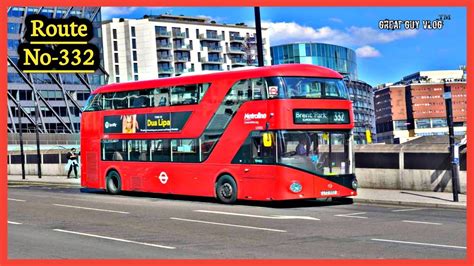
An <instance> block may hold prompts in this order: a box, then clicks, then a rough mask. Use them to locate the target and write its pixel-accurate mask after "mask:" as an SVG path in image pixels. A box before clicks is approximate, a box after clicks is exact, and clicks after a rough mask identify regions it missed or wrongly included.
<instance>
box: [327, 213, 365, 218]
mask: <svg viewBox="0 0 474 266" xmlns="http://www.w3.org/2000/svg"><path fill="white" fill-rule="evenodd" d="M359 214H366V212H355V213H348V214H336V215H334V216H337V217H347V218H359V219H367V218H369V217H365V216H356V215H359Z"/></svg>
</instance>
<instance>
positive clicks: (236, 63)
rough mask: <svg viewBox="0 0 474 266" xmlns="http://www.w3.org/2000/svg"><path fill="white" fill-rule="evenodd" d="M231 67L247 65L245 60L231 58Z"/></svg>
mask: <svg viewBox="0 0 474 266" xmlns="http://www.w3.org/2000/svg"><path fill="white" fill-rule="evenodd" d="M230 61H231V62H232V65H247V59H245V58H231V59H230Z"/></svg>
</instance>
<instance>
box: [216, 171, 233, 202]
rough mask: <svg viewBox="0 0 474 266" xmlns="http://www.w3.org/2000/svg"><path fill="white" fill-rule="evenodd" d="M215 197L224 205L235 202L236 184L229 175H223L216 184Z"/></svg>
mask: <svg viewBox="0 0 474 266" xmlns="http://www.w3.org/2000/svg"><path fill="white" fill-rule="evenodd" d="M216 197H217V199H218V200H219V201H220V202H222V203H226V204H231V203H234V202H235V201H237V184H236V183H235V180H234V178H232V176H230V175H223V176H221V177H220V178H219V180H217V182H216Z"/></svg>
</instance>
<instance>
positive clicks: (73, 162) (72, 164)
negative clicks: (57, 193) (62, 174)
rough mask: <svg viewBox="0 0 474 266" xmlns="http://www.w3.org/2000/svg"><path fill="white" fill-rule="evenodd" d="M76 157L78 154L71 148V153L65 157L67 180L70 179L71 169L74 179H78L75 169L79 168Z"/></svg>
mask: <svg viewBox="0 0 474 266" xmlns="http://www.w3.org/2000/svg"><path fill="white" fill-rule="evenodd" d="M78 155H79V154H78V153H76V148H72V149H71V151H69V152H68V153H67V155H66V158H67V159H68V162H67V166H66V169H69V171H68V173H67V178H72V177H70V176H71V172H72V169H74V174H75V176H76V177H75V178H79V177H78V176H77V167H78V166H79V161H78Z"/></svg>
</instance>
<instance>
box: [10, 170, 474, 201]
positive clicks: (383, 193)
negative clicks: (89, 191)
mask: <svg viewBox="0 0 474 266" xmlns="http://www.w3.org/2000/svg"><path fill="white" fill-rule="evenodd" d="M8 184H9V185H17V184H37V185H41V184H55V185H73V186H80V184H81V181H80V178H78V179H76V178H71V179H67V178H66V176H43V177H42V178H41V179H40V178H38V176H29V175H28V176H26V177H25V179H24V180H23V179H22V176H21V175H8ZM357 192H358V195H357V196H356V197H353V200H354V202H356V203H369V204H385V205H400V206H411V207H430V208H447V209H466V205H467V195H466V194H459V195H458V197H459V202H453V193H451V192H431V191H411V190H391V189H369V188H359V189H358V190H357Z"/></svg>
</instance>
